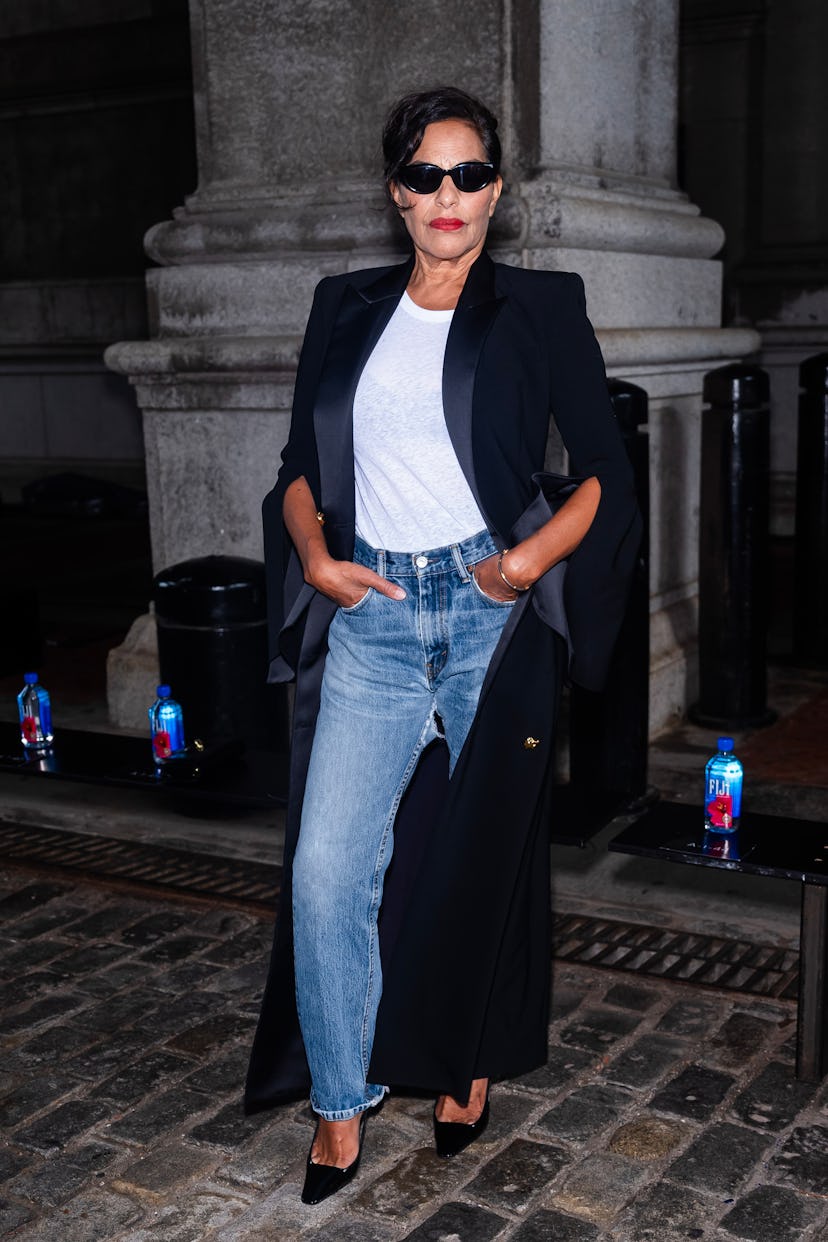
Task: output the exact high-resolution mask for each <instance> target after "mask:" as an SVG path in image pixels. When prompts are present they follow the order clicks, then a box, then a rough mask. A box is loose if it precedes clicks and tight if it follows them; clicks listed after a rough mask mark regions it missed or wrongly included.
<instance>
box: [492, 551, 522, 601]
mask: <svg viewBox="0 0 828 1242" xmlns="http://www.w3.org/2000/svg"><path fill="white" fill-rule="evenodd" d="M507 552H511V548H504V549H503V551H502V552H501V553H500V555H499V556H498V558H497V572H498V573H499V574H500V576H501V578H502V579H503V581H504V582H505V583H506V585H507V587H508V588H509V590H510V591H514V592H515V594H516V595H522V594H523V592H524V591H528V590H529V588H528V586H525V587H519V586H515V584H514V582H510V581H509V579H508V578H507V577H506V575H505V574H504V572H503V558H504V556H505V555H506V553H507Z"/></svg>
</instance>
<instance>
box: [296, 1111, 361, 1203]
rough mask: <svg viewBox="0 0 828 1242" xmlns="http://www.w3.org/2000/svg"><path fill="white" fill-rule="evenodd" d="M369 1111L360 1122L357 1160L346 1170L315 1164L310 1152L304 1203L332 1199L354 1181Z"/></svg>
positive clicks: (306, 1170) (329, 1165)
mask: <svg viewBox="0 0 828 1242" xmlns="http://www.w3.org/2000/svg"><path fill="white" fill-rule="evenodd" d="M368 1111H369V1110H368V1109H366V1110H365V1112H364V1113H363V1114H362V1116H361V1118H360V1122H359V1150H358V1151H357V1154H356V1160H353V1161H351V1163H350V1164H349V1165H348V1167H347V1168H346V1169H339V1168H337V1167H336V1165H335V1164H314V1163H313V1161H312V1160H311V1158H310V1152H308V1164H307V1168H306V1169H305V1184H304V1186H303V1187H302V1202H303V1203H321V1202H322V1200H323V1199H330V1197H331V1195H335V1194H336V1192H337V1191H338V1190H341V1189H342V1187H343V1186H347V1185H348V1182H352V1181H353V1180H354V1177H355V1176H356V1171H357V1169H358V1168H359V1162H360V1158H361V1156H362V1140H363V1138H364V1137H365V1122H366V1120H367V1117H368ZM318 1128H319V1127H318V1126H317V1129H318ZM313 1139H314V1142H315V1141H316V1131H314V1134H313ZM311 1151H313V1142H312V1143H311Z"/></svg>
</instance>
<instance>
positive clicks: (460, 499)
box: [354, 293, 485, 552]
mask: <svg viewBox="0 0 828 1242" xmlns="http://www.w3.org/2000/svg"><path fill="white" fill-rule="evenodd" d="M453 314H454V311H451V310H446V311H433V310H423V309H422V307H420V306H417V304H416V303H415V302H413V301H412V300H411V298H410V297H409V296H408V294H407V293H404V294H403V296H402V300H401V301H400V304H399V306H398V307H397V309H396V310H395V311H394V314H393V315H392V317H391V319H390V320H389V323H388V326H387V327H386V329H385V331H384V332H383V334H382V336H381V337H380V339H379V341H378V342H377V344H376V346H375V348H374V350H373V353H372V354H371V356H370V358H369V359H368V361H367V363H366V364H365V369H364V370H363V372H362V375H361V377H360V380H359V384H358V385H357V390H356V394H355V396H354V469H355V482H356V528H357V532H358V534H359V535H361V537H362V538H363V539H364V540H365V542H366V543H369V544H370V545H371V546H372V547H374V548H386V549H388V550H389V551H393V552H414V551H420V550H425V549H428V548H441V547H445V546H446V545H447V544H451V543H460V542H461V541H462V540H463V539H467V538H468V537H469V536H470V535H474V534H476V533H477V531H479V530H482V529H483V527H484V526H485V522H484V521H483V518H482V516H481V514H480V510H479V509H478V507H477V504H476V502H475V499H474V496H473V495H472V493H471V489H470V488H469V485H468V483H467V482H466V478H465V475H464V474H463V471H462V470H461V469H460V463H459V462H458V460H457V454H456V453H455V451H454V447H453V445H452V443H451V440H450V438H449V434H448V429H447V427H446V419H445V413H444V411H443V358H444V355H445V352H446V340H447V338H448V332H449V328H450V326H451V319H452V315H453Z"/></svg>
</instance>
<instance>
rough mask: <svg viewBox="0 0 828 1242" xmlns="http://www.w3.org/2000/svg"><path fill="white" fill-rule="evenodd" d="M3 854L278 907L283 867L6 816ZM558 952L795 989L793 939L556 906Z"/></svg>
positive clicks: (700, 978) (265, 909) (259, 908)
mask: <svg viewBox="0 0 828 1242" xmlns="http://www.w3.org/2000/svg"><path fill="white" fill-rule="evenodd" d="M0 856H2V858H3V860H4V861H5V862H7V863H10V864H15V863H16V864H18V865H20V866H25V867H27V868H34V869H36V870H49V871H59V872H69V873H70V874H72V875H73V876H76V877H82V878H84V879H92V880H97V881H101V880H103V881H106V882H110V883H112V882H114V883H120V884H127V885H130V886H139V887H141V888H143V889H150V890H155V891H156V892H157V891H159V890H160V891H161V892H163V893H166V894H170V893H178V894H181V895H186V896H190V897H200V898H202V899H205V898H206V899H211V900H213V901H214V902H217V903H226V904H228V905H233V906H243V907H244V908H246V909H250V910H252V911H255V912H257V913H262V914H267V915H272V914H273V913H274V910H275V907H276V898H277V895H278V892H279V885H280V882H281V868H280V867H276V866H272V865H266V864H262V863H255V862H246V861H244V860H241V859H233V858H220V857H218V856H216V855H213V854H193V853H190V852H189V851H187V850H176V849H168V848H166V847H164V846H156V845H142V844H140V843H137V842H134V841H120V840H115V839H113V838H111V837H97V836H89V835H87V834H85V833H77V832H61V831H58V830H55V829H52V828H32V827H28V826H23V825H20V824H10V823H0ZM553 956H554V957H556V958H557V959H559V960H560V961H565V962H578V963H581V964H583V965H585V966H599V967H604V968H606V969H608V970H622V971H630V972H631V973H633V974H637V975H652V976H654V977H656V978H659V979H675V980H678V981H684V982H687V983H695V984H701V985H703V986H705V987H711V988H723V989H726V990H728V991H733V992H748V993H751V994H753V995H757V996H770V997H778V998H782V999H795V998H796V995H797V982H798V974H799V956H798V954H797V953H795V952H793V951H792V950H790V949H780V948H777V947H775V946H772V945H761V944H752V943H751V942H749V941H747V940H724V939H721V938H719V937H715V936H700V935H696V934H695V933H692V932H683V931H675V930H673V929H670V928H663V927H650V926H648V925H647V924H644V923H626V922H621V921H619V920H617V919H597V918H589V917H588V916H586V915H581V914H560V915H558V916H557V917H556V918H555V920H554V924H553Z"/></svg>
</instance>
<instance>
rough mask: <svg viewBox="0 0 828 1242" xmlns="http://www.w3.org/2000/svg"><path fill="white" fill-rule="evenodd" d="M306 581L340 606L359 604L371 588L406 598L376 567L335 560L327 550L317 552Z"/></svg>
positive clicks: (391, 595) (310, 562) (308, 570)
mask: <svg viewBox="0 0 828 1242" xmlns="http://www.w3.org/2000/svg"><path fill="white" fill-rule="evenodd" d="M305 581H306V582H309V583H310V585H311V586H312V587H315V588H316V590H317V591H321V593H322V594H323V595H327V597H328V599H332V600H333V601H334V603H335V604H338V605H339V607H340V608H352V607H353V606H354V604H358V603H359V601H360V600H361V599H362V597H363V596H364V595H365V593H366V591H368V590H369V588H371V587H373V589H374V590H375V591H377V592H378V593H379V594H380V595H387V596H388V598H389V599H405V591H404V590H403V589H402V587H400V586H396V585H395V583H393V582H389V581H388V579H387V578H381V577H380V575H379V574H377V573H374V571H373V569H368V567H367V566H366V565H357V564H356V562H354V561H337V560H334V558H333V557H332V556H330V555H329V554H328V553H327V552H325V553H317V555H315V556H314V557H313V558H312V559H311V560H309V562H308V566H307V569H306V571H305Z"/></svg>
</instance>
